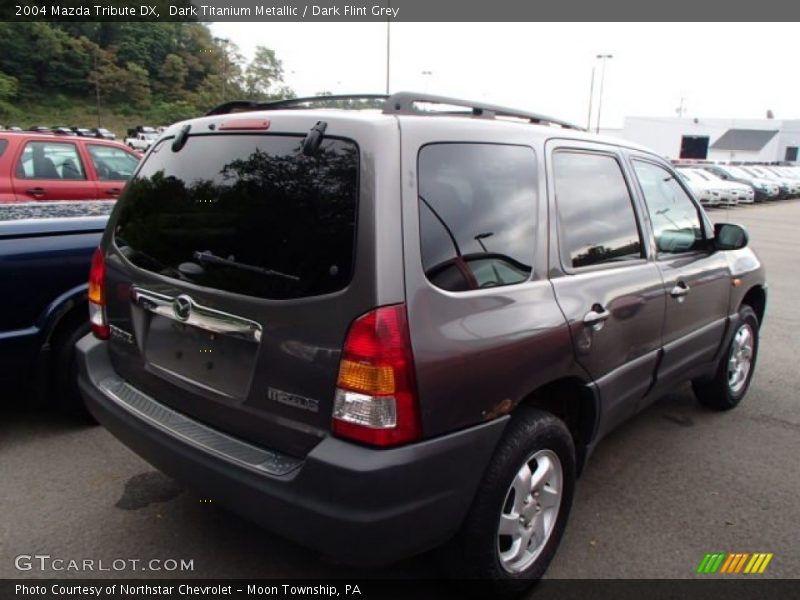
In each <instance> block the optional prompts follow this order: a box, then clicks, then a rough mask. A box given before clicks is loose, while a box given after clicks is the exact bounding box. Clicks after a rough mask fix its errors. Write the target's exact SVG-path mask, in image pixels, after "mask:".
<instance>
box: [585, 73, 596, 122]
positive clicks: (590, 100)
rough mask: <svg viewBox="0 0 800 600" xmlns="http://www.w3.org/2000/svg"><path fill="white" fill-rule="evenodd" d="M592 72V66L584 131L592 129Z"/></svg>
mask: <svg viewBox="0 0 800 600" xmlns="http://www.w3.org/2000/svg"><path fill="white" fill-rule="evenodd" d="M594 71H595V66H594V65H592V79H591V80H590V81H589V116H587V117H586V131H591V129H592V100H594Z"/></svg>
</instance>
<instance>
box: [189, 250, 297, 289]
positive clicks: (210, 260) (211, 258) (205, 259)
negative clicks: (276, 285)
mask: <svg viewBox="0 0 800 600" xmlns="http://www.w3.org/2000/svg"><path fill="white" fill-rule="evenodd" d="M192 256H193V257H194V259H195V260H196V261H197V262H199V263H201V264H206V265H219V266H224V267H232V268H234V269H240V270H242V271H251V272H253V273H260V274H261V275H268V276H270V277H283V278H284V279H291V280H292V281H300V278H299V277H297V276H296V275H289V274H288V273H281V272H280V271H276V270H275V269H267V268H264V267H257V266H256V265H248V264H245V263H240V262H236V261H235V260H232V259H229V258H222V257H221V256H217V255H216V254H214V253H213V252H210V251H208V250H206V251H204V252H200V251H199V250H196V251H195V252H194V253H192Z"/></svg>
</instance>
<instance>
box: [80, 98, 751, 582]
mask: <svg viewBox="0 0 800 600" xmlns="http://www.w3.org/2000/svg"><path fill="white" fill-rule="evenodd" d="M313 102H317V103H319V105H320V106H323V107H324V106H325V103H328V102H330V100H329V98H328V97H325V96H323V97H320V98H317V99H311V100H309V99H301V100H286V101H280V102H275V103H265V104H260V105H254V103H252V102H249V101H248V102H231V103H228V104H226V105H223V106H221V107H219V108H218V109H216V110H214V111H211V112H210V113H209V115H207V116H206V117H204V118H200V119H194V120H192V121H190V122H185V123H182V124H180V125H175V126H172V127H170V128H169V129H167V131H165V132H164V134H163V136H162V138H161V139H160V140H159V141H158V142H157V146H156V147H155V148H153V149H151V151H150V152H149V153H148V154H147V156H146V158H145V159H144V163H143V164H142V166H141V168H140V169H138V170H137V175H136V177H135V179H133V180H132V181H131V182H130V184H129V185H128V186H127V187H126V189H125V193H124V195H123V197H122V198H121V199H120V205H119V206H117V207H116V210H115V211H114V213H113V215H112V217H111V219H110V220H109V223H108V226H107V229H106V233H105V235H104V236H103V241H102V243H101V245H100V247H99V248H98V249H97V251H96V253H95V255H94V257H93V260H92V269H91V272H90V275H89V282H90V283H89V315H90V320H91V324H92V331H93V333H94V336H86V337H84V338H83V339H81V340H80V341H79V342H78V344H77V354H78V357H79V358H78V360H79V363H80V365H81V366H80V374H79V385H80V388H81V391H82V392H83V393H84V396H85V398H86V401H87V405H88V408H89V410H90V411H91V412H92V414H94V415H95V416H96V418H97V419H98V420H99V421H100V422H102V423H103V424H104V425H105V426H107V427H108V429H109V430H110V431H111V432H112V433H113V434H115V435H116V436H117V437H118V438H119V439H120V440H121V441H122V442H124V443H125V444H127V445H128V446H129V447H131V448H132V449H133V450H134V451H136V452H137V453H139V454H140V455H142V456H143V457H144V458H145V459H147V460H148V461H150V462H151V463H152V464H154V465H155V466H156V467H158V468H160V469H162V470H164V471H165V472H166V473H168V474H170V475H172V476H173V477H175V478H176V479H178V480H181V481H183V482H185V483H187V484H188V485H190V486H192V487H194V488H196V489H197V490H198V491H199V492H200V493H201V494H202V495H203V497H206V498H213V500H214V503H215V504H218V505H220V506H225V507H230V508H232V509H234V510H237V511H239V512H241V513H243V514H244V515H246V516H247V517H249V518H251V519H254V520H255V521H257V522H259V523H261V524H263V525H264V526H266V527H268V528H269V529H272V530H273V531H276V532H278V533H280V534H281V535H284V536H286V537H289V538H291V539H294V540H296V541H298V542H300V543H303V544H306V545H309V546H312V547H314V548H315V549H317V550H319V551H321V552H322V553H324V554H327V555H330V556H335V557H336V558H337V559H338V560H339V561H342V562H351V563H367V564H381V563H387V562H391V561H395V560H398V559H401V558H405V557H408V556H411V555H414V554H419V553H422V552H425V551H428V550H430V549H432V548H435V547H437V546H440V545H443V544H446V552H445V553H443V554H444V556H445V557H446V558H445V562H446V564H448V565H449V567H450V568H451V569H452V575H453V576H454V577H456V578H458V579H461V580H465V581H468V580H470V579H491V580H494V581H495V582H496V583H497V586H498V588H500V590H501V591H504V592H514V591H516V592H519V591H521V590H522V589H523V588H525V587H527V586H529V585H530V583H531V581H530V580H531V579H535V578H539V577H541V576H542V575H543V574H544V572H545V570H546V568H547V566H548V564H549V563H550V561H551V560H552V558H553V556H554V555H555V553H556V550H557V547H558V544H559V540H560V538H561V536H562V534H563V532H564V530H565V527H566V525H567V521H568V517H569V511H570V506H571V503H572V498H573V493H574V490H575V479H576V477H577V474H578V473H580V471H581V469H582V468H583V465H584V464H585V462H586V459H587V457H588V456H589V455H590V454H591V452H592V450H593V449H594V448H595V447H596V445H597V443H598V442H599V441H600V440H601V439H602V438H603V437H604V436H605V435H606V434H607V433H609V432H610V431H612V430H613V429H614V428H615V427H616V426H617V425H619V424H620V423H622V422H623V421H625V420H626V419H627V418H629V417H631V416H633V415H634V414H636V413H637V412H638V411H640V410H643V409H644V408H645V407H647V406H648V405H650V404H651V403H652V402H654V401H655V400H656V399H657V398H658V397H659V396H661V395H662V394H663V393H665V392H666V391H668V390H672V389H673V388H674V387H675V386H676V385H681V384H684V383H687V382H690V381H691V382H692V384H693V389H694V392H695V395H696V397H697V399H698V401H699V402H701V403H702V404H703V405H705V406H707V407H709V408H711V409H714V410H720V411H721V410H729V409H732V408H733V407H735V406H736V405H737V404H739V403H740V402H741V400H742V399H743V398H744V396H745V394H746V392H747V389H748V386H749V383H750V380H751V377H752V375H753V373H754V371H755V361H756V356H757V351H758V340H759V328H760V324H761V323H762V321H763V318H764V311H765V306H766V281H765V272H764V268H763V266H762V264H761V262H760V260H759V258H758V257H757V256H756V254H755V253H754V252H753V251H752V250H751V249H750V248H748V247H747V244H748V236H747V233H746V231H745V230H744V229H743V228H742V227H739V226H737V225H734V224H731V223H719V224H717V225H712V223H711V222H710V221H709V220H708V215H707V214H706V212H705V211H704V210H703V209H702V208H701V207H700V205H699V204H698V203H697V200H696V199H695V198H694V197H693V196H692V195H691V194H690V193H689V192H688V191H687V188H686V186H685V185H684V183H683V181H682V180H681V179H680V177H678V176H677V175H676V174H675V171H674V170H673V169H672V167H671V166H670V165H669V164H668V163H666V162H665V161H664V159H663V158H662V157H660V156H659V155H658V154H656V153H654V152H651V151H648V150H647V149H644V148H641V147H639V146H636V145H634V144H629V143H627V142H623V141H620V140H615V139H610V138H606V137H603V136H596V135H592V134H590V133H587V132H585V131H583V130H581V128H578V127H575V126H571V125H570V124H569V123H565V122H563V121H559V120H556V119H551V118H548V117H546V116H543V115H538V114H533V113H526V112H522V111H517V110H514V109H511V108H502V107H497V106H491V105H485V104H480V103H478V104H476V103H472V102H466V101H463V100H459V99H453V98H440V97H436V96H429V95H425V94H411V93H399V94H395V95H392V96H389V97H386V98H385V104H384V108H383V110H382V111H375V110H370V111H348V110H336V109H324V110H314V109H313V108H309V104H311V103H313ZM432 104H433V105H441V106H442V107H443V108H442V113H441V114H437V113H436V112H435V111H431V110H428V109H427V107H429V106H431V105H432ZM242 106H245V107H247V108H249V109H250V110H251V111H253V112H248V113H247V114H244V113H232V112H231V111H232V110H235V108H237V107H242ZM453 107H456V110H453ZM459 111H460V112H459ZM477 115H480V116H477ZM505 117H511V119H507V118H505ZM267 129H269V130H268V131H266V130H267ZM158 145H160V146H161V147H160V148H159V146H158ZM732 281H734V282H735V285H731V282H732ZM695 435H702V432H698V433H696V434H695ZM710 435H713V433H712V434H710ZM685 458H686V456H685V455H684V456H683V457H682V459H685ZM665 460H669V459H668V458H665ZM618 476H619V477H621V478H622V479H620V480H619V481H608V482H606V483H608V485H609V486H612V487H611V488H609V491H608V493H609V494H611V495H612V496H613V498H614V501H621V502H625V501H626V499H625V498H624V497H621V496H620V490H623V493H622V496H624V489H625V487H626V486H631V485H636V483H635V482H634V481H632V480H631V478H630V476H629V473H622V472H620V473H618ZM112 483H114V484H115V482H112ZM115 485H116V484H115ZM114 491H116V488H115V489H114ZM102 493H108V490H106V491H104V492H102ZM676 502H678V503H680V500H676ZM676 511H677V512H676V514H678V513H680V514H683V512H682V511H684V507H683V506H679V507H678V508H676ZM254 535H256V536H257V535H258V533H255V532H254ZM533 595H534V596H535V595H536V594H535V593H534V594H533ZM487 597H493V595H492V594H491V593H490V594H488V595H487Z"/></svg>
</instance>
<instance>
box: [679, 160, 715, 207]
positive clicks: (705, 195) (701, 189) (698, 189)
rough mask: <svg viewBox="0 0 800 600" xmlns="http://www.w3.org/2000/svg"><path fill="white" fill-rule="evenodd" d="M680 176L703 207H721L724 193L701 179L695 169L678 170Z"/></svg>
mask: <svg viewBox="0 0 800 600" xmlns="http://www.w3.org/2000/svg"><path fill="white" fill-rule="evenodd" d="M677 173H678V175H679V176H680V177H681V178H682V179H683V180H684V181H685V182H686V184H688V186H689V188H690V189H691V190H692V192H694V195H695V196H697V199H698V200H699V201H700V204H702V205H703V206H719V205H720V204H721V203H722V192H721V191H720V190H719V189H717V188H716V187H714V186H713V185H711V184H710V183H709V182H708V181H706V180H705V179H704V178H703V177H700V176H699V175H698V174H697V173H696V172H695V169H685V168H679V169H677Z"/></svg>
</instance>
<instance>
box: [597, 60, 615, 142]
mask: <svg viewBox="0 0 800 600" xmlns="http://www.w3.org/2000/svg"><path fill="white" fill-rule="evenodd" d="M597 58H599V59H600V60H602V61H603V66H602V68H601V69H600V95H599V97H598V99H597V129H595V133H600V113H601V111H602V110H603V83H604V82H605V79H606V59H608V58H614V56H613V55H611V54H598V55H597Z"/></svg>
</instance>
